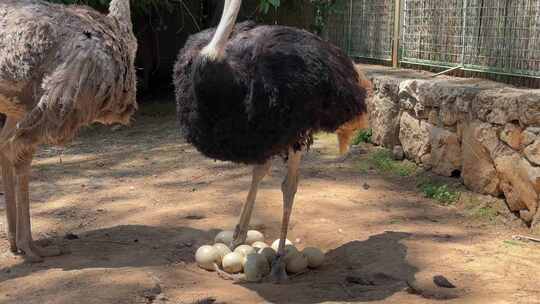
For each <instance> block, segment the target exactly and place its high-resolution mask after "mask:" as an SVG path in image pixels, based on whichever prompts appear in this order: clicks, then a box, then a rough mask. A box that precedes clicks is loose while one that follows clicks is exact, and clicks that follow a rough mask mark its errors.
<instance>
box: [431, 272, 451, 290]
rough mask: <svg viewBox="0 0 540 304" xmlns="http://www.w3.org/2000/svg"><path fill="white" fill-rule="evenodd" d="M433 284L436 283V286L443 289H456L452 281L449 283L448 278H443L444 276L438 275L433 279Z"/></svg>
mask: <svg viewBox="0 0 540 304" xmlns="http://www.w3.org/2000/svg"><path fill="white" fill-rule="evenodd" d="M433 283H435V285H437V286H439V287H443V288H456V286H455V285H454V284H452V283H450V281H448V279H447V278H445V277H443V276H442V275H436V276H434V277H433Z"/></svg>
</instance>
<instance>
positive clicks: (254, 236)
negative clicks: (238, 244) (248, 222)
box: [246, 230, 264, 245]
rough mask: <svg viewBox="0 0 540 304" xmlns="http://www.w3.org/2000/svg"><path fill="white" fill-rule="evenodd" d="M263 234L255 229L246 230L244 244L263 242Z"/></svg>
mask: <svg viewBox="0 0 540 304" xmlns="http://www.w3.org/2000/svg"><path fill="white" fill-rule="evenodd" d="M263 241H264V235H263V234H262V233H260V232H259V231H257V230H248V232H247V236H246V244H248V245H251V244H253V243H255V242H263Z"/></svg>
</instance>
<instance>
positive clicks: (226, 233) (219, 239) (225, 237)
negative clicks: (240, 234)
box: [214, 230, 234, 244]
mask: <svg viewBox="0 0 540 304" xmlns="http://www.w3.org/2000/svg"><path fill="white" fill-rule="evenodd" d="M233 235H234V231H232V230H223V231H221V232H220V233H218V234H217V235H216V237H215V238H214V243H223V244H230V243H231V242H232V240H233Z"/></svg>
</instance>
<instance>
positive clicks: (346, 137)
mask: <svg viewBox="0 0 540 304" xmlns="http://www.w3.org/2000/svg"><path fill="white" fill-rule="evenodd" d="M352 135H353V132H352V130H349V129H347V130H340V131H339V132H337V137H338V142H339V155H340V156H344V155H345V154H347V152H349V144H350V143H351V138H352Z"/></svg>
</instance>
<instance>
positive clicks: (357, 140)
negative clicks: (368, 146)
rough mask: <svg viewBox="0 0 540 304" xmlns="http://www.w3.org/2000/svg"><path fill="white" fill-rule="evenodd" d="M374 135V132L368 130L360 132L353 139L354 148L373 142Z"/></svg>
mask: <svg viewBox="0 0 540 304" xmlns="http://www.w3.org/2000/svg"><path fill="white" fill-rule="evenodd" d="M372 135H373V130H371V129H366V130H359V131H358V132H357V133H356V135H355V136H354V137H353V139H352V141H351V144H352V145H353V146H357V145H359V144H361V143H369V142H371V136H372Z"/></svg>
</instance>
